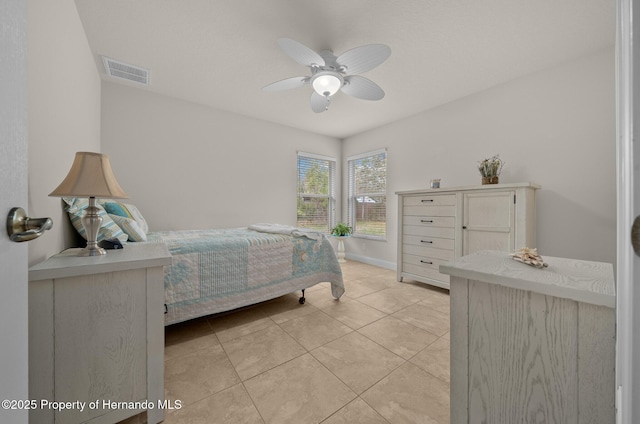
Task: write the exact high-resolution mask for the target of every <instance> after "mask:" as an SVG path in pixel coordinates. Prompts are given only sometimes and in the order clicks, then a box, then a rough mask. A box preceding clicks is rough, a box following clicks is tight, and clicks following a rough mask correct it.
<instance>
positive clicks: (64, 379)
mask: <svg viewBox="0 0 640 424" xmlns="http://www.w3.org/2000/svg"><path fill="white" fill-rule="evenodd" d="M145 272H146V270H145V269H135V270H128V271H120V272H111V273H102V274H94V275H87V276H79V277H69V278H63V279H59V280H56V282H55V292H54V303H55V313H54V314H55V315H54V322H55V324H54V325H55V327H54V331H55V346H54V349H55V354H54V357H55V376H56V377H55V398H56V400H59V401H70V400H79V401H83V402H91V401H95V400H99V401H100V403H99V408H85V409H84V410H83V411H80V410H78V409H66V410H62V411H59V412H56V417H55V418H56V420H55V421H56V422H61V423H80V422H85V421H87V420H89V419H93V418H96V417H98V416H100V415H103V414H107V413H110V414H111V415H113V416H114V418H113V420H112V422H117V421H120V420H122V419H124V418H126V417H127V416H128V415H131V413H135V411H133V412H131V411H130V410H127V409H113V410H110V409H103V408H102V406H103V404H102V401H103V400H109V401H113V402H132V401H141V400H144V399H145V398H146V397H147V396H146V395H147V391H146V381H147V368H146V354H147V334H146V324H147V319H146V318H147V313H146V287H145V275H146V274H145ZM105 421H106V419H105Z"/></svg>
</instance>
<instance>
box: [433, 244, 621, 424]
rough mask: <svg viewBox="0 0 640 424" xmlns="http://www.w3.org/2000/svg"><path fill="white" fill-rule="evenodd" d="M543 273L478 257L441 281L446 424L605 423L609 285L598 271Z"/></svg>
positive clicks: (562, 262) (606, 270)
mask: <svg viewBox="0 0 640 424" xmlns="http://www.w3.org/2000/svg"><path fill="white" fill-rule="evenodd" d="M542 257H543V259H544V260H545V261H546V262H547V263H548V265H549V266H548V268H544V269H536V268H533V267H531V266H528V265H525V264H523V263H520V262H516V261H514V260H513V259H511V258H510V257H509V256H508V255H507V254H505V253H504V252H498V251H482V252H477V253H474V254H472V255H470V256H465V257H463V258H460V259H457V260H456V261H454V262H452V263H449V264H446V265H443V266H442V267H441V268H440V269H441V270H442V271H443V272H446V273H447V274H449V275H451V289H450V295H451V424H470V423H472V424H482V423H491V424H512V423H563V424H604V423H614V422H615V344H616V342H615V335H616V316H615V304H616V295H615V281H614V276H613V266H612V265H611V264H607V263H601V262H590V261H581V260H575V259H564V258H554V257H546V256H545V255H544V252H542Z"/></svg>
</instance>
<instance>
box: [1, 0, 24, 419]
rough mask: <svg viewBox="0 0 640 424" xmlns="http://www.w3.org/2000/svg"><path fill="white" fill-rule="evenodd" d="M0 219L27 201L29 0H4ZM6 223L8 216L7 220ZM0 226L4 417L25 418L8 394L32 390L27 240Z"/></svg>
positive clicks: (14, 395)
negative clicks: (15, 240)
mask: <svg viewBox="0 0 640 424" xmlns="http://www.w3.org/2000/svg"><path fill="white" fill-rule="evenodd" d="M0 28H2V37H0V55H2V58H1V59H0V93H2V95H0V219H3V220H5V219H6V216H7V215H8V213H9V210H10V209H11V208H12V207H14V206H22V207H23V208H26V207H27V183H26V182H27V54H26V53H27V52H26V50H27V2H26V1H1V2H0ZM3 224H4V222H3ZM2 227H3V228H1V229H0V337H1V338H2V348H0V400H2V401H3V404H2V408H0V422H2V423H26V422H27V412H28V411H27V410H25V409H23V408H20V409H6V408H7V406H9V407H11V406H15V407H16V408H18V407H19V406H21V405H18V404H17V403H16V404H14V405H11V404H9V405H6V404H5V402H4V400H14V401H18V400H25V399H28V398H29V396H28V395H29V391H28V351H27V340H28V338H27V278H28V277H27V264H28V258H27V254H28V252H27V246H26V245H25V244H24V243H13V242H11V241H9V237H8V236H7V232H6V230H5V229H4V225H2Z"/></svg>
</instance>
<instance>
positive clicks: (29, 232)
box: [7, 208, 53, 243]
mask: <svg viewBox="0 0 640 424" xmlns="http://www.w3.org/2000/svg"><path fill="white" fill-rule="evenodd" d="M52 227H53V221H52V220H51V218H29V217H28V216H27V214H26V213H25V211H24V209H22V208H12V209H11V210H10V211H9V215H8V216H7V234H9V238H10V239H11V241H15V242H16V243H19V242H22V241H29V240H33V239H36V238H38V237H40V236H41V235H42V234H43V233H44V232H45V231H47V230H50V229H51V228H52Z"/></svg>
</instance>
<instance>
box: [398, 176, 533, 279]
mask: <svg viewBox="0 0 640 424" xmlns="http://www.w3.org/2000/svg"><path fill="white" fill-rule="evenodd" d="M539 188H540V186H538V185H536V184H533V183H516V184H495V185H483V186H472V187H457V188H442V189H426V190H412V191H400V192H397V193H396V194H397V195H398V258H397V263H398V281H403V280H404V279H409V280H415V281H419V282H423V283H427V284H431V285H434V286H438V287H443V288H447V289H448V288H449V276H448V275H444V274H441V273H440V272H439V270H438V269H439V267H440V265H441V264H444V263H447V262H449V261H452V260H454V259H456V258H459V257H461V256H463V255H468V254H471V253H473V252H476V251H479V250H502V251H513V250H516V249H520V248H521V247H525V246H526V247H536V245H535V242H536V234H535V225H536V224H535V222H536V218H535V217H536V190H537V189H539Z"/></svg>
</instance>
